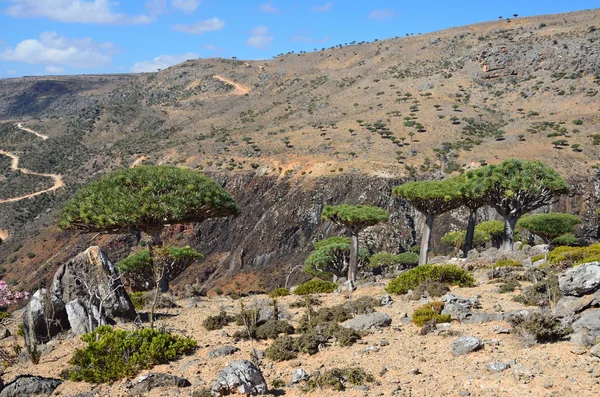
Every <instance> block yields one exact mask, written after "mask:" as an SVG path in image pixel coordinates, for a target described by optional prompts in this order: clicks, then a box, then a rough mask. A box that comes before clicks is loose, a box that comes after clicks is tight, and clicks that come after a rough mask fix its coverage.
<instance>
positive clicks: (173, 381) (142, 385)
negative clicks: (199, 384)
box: [131, 372, 192, 396]
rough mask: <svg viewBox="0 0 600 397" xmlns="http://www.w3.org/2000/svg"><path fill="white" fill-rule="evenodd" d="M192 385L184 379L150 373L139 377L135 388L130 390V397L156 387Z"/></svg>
mask: <svg viewBox="0 0 600 397" xmlns="http://www.w3.org/2000/svg"><path fill="white" fill-rule="evenodd" d="M191 385H192V384H191V383H190V381H188V380H187V379H185V378H181V377H179V376H174V375H168V374H163V373H158V372H157V373H150V374H146V375H143V376H140V377H139V378H137V379H136V380H135V386H133V389H131V395H132V396H139V395H143V394H144V393H147V392H149V391H150V390H152V389H155V388H157V387H189V386H191Z"/></svg>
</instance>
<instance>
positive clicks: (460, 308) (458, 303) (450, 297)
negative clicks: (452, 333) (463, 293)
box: [440, 293, 481, 322]
mask: <svg viewBox="0 0 600 397" xmlns="http://www.w3.org/2000/svg"><path fill="white" fill-rule="evenodd" d="M440 299H441V301H442V302H444V303H445V304H444V310H442V314H449V315H450V317H452V319H453V320H458V321H460V322H462V321H463V320H465V319H466V318H468V317H472V313H471V309H478V308H480V307H481V305H480V303H479V297H478V296H476V297H474V298H471V299H466V298H461V297H460V296H456V295H454V294H451V293H447V294H445V295H443V296H442V297H441V298H440Z"/></svg>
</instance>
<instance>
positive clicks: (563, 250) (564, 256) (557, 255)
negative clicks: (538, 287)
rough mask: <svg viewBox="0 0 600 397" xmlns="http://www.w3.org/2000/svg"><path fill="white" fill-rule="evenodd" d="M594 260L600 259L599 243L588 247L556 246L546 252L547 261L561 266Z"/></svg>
mask: <svg viewBox="0 0 600 397" xmlns="http://www.w3.org/2000/svg"><path fill="white" fill-rule="evenodd" d="M595 261H600V244H592V245H590V246H588V247H556V248H554V249H553V250H552V251H550V253H549V254H548V262H550V263H553V264H559V265H563V266H565V265H566V266H575V265H579V264H582V263H587V262H595Z"/></svg>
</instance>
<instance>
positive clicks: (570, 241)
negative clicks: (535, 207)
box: [552, 233, 580, 247]
mask: <svg viewBox="0 0 600 397" xmlns="http://www.w3.org/2000/svg"><path fill="white" fill-rule="evenodd" d="M552 245H554V246H555V247H560V246H564V247H577V246H579V245H580V243H579V240H578V239H577V237H575V235H574V234H573V233H566V234H563V235H562V236H558V237H557V238H555V239H554V240H552Z"/></svg>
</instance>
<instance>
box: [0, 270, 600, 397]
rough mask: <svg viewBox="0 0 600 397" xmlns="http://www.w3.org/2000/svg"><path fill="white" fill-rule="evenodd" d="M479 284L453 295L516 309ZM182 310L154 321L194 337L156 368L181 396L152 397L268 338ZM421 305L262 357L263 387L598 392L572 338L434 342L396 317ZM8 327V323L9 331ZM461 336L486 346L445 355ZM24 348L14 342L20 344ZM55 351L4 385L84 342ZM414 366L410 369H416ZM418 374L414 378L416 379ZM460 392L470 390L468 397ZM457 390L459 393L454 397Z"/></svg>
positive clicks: (40, 371)
mask: <svg viewBox="0 0 600 397" xmlns="http://www.w3.org/2000/svg"><path fill="white" fill-rule="evenodd" d="M478 280H479V286H478V287H475V288H464V289H461V288H456V289H454V290H453V292H454V293H455V294H459V295H460V296H464V297H473V296H476V295H479V296H480V297H481V298H480V301H481V303H482V305H483V309H482V310H484V311H489V312H491V311H495V310H498V309H499V307H501V310H504V311H509V310H515V309H519V308H523V306H522V305H521V304H519V303H516V302H514V301H512V299H511V298H512V295H513V294H499V293H497V292H496V291H495V290H496V288H497V287H496V286H495V285H493V284H487V283H486V282H485V278H484V276H483V275H482V274H481V275H479V277H478ZM383 294H385V291H384V289H383V285H382V286H373V287H368V288H363V289H359V290H358V291H357V292H356V293H355V297H357V296H363V295H371V296H379V295H383ZM321 298H322V300H323V302H324V305H325V306H332V305H335V304H341V303H343V302H344V300H345V299H346V298H345V297H344V296H340V295H335V294H330V295H327V296H322V297H321ZM268 299H269V298H268V297H267V296H257V297H251V298H245V300H244V303H245V305H252V304H253V303H256V302H260V301H264V300H268ZM297 300H299V298H298V297H295V296H288V297H284V298H280V300H279V302H280V306H281V308H282V310H284V312H285V313H287V315H288V316H289V318H290V321H291V322H292V323H293V324H294V325H297V321H298V320H299V319H300V317H301V315H302V313H303V311H304V310H303V309H289V307H288V306H289V304H290V303H292V302H295V301H297ZM179 303H180V305H181V306H182V307H181V308H178V309H171V310H168V311H167V312H165V314H168V315H170V316H171V317H166V318H165V319H164V320H161V321H160V325H161V326H164V327H167V328H169V329H172V330H174V331H175V332H181V333H184V334H186V335H188V336H192V337H193V338H195V339H196V340H197V341H198V346H199V349H198V350H197V351H196V352H195V353H194V354H193V355H191V356H186V357H183V358H181V359H180V360H178V361H176V362H173V363H171V364H169V365H162V366H159V367H155V368H154V369H153V370H152V371H154V372H166V373H170V374H174V375H179V376H183V377H185V378H187V379H188V380H190V382H191V383H192V385H193V386H192V388H190V389H186V390H183V389H181V390H168V391H167V390H158V389H156V390H155V391H153V392H152V393H151V394H149V395H150V396H165V395H185V396H188V395H190V393H191V391H192V390H199V389H201V388H202V387H210V386H211V384H212V382H213V380H214V379H215V376H216V375H217V374H218V372H219V371H220V370H221V369H222V368H223V367H224V366H225V365H227V364H228V363H229V362H231V361H233V360H237V359H242V358H244V359H248V358H249V352H250V351H251V349H252V348H253V347H255V348H257V349H265V348H266V347H267V346H268V345H269V343H270V342H248V341H235V340H234V339H233V338H231V337H229V336H227V335H226V334H225V333H224V332H223V331H222V330H218V331H210V332H209V331H206V330H205V329H204V328H203V326H202V321H203V320H204V319H205V318H206V317H207V316H209V315H213V314H216V313H217V312H218V311H219V310H220V309H225V310H227V311H228V312H237V311H239V305H240V302H239V301H232V300H230V299H228V298H212V299H211V298H202V299H199V300H184V301H180V302H179ZM420 304H421V303H420V302H416V301H410V300H407V299H405V298H402V297H395V302H394V303H393V304H392V305H391V307H384V308H379V309H378V310H380V311H382V312H385V313H387V314H388V315H390V316H391V317H392V318H393V323H392V326H391V327H389V328H386V329H382V330H376V331H373V332H371V333H370V334H369V335H367V336H365V337H364V338H363V339H362V341H360V343H358V344H356V345H354V346H351V347H346V348H343V347H339V346H329V347H327V348H325V349H324V350H323V351H321V352H319V353H317V354H316V355H314V356H308V355H304V354H302V355H300V356H299V358H298V359H295V360H292V361H287V362H281V363H273V362H271V361H269V360H268V359H264V360H263V363H262V368H261V369H262V370H263V373H264V376H265V378H266V379H267V383H268V384H269V385H271V383H272V381H273V380H274V379H279V378H280V379H282V380H284V381H285V382H286V383H287V382H289V379H290V376H291V373H292V372H293V371H294V370H295V369H297V368H298V367H302V368H304V369H305V370H306V371H307V372H308V373H313V372H315V371H317V370H319V369H329V368H333V367H347V366H360V367H362V368H364V369H365V370H367V371H369V372H370V373H372V374H373V375H374V376H375V379H376V381H375V382H374V383H372V384H370V385H369V389H368V390H366V391H365V390H360V389H357V388H353V387H349V388H348V390H346V391H345V392H333V391H330V390H327V391H325V390H316V391H313V392H312V393H309V394H308V395H313V396H321V395H324V393H326V394H327V395H330V396H333V395H344V396H379V395H381V396H383V395H385V396H390V395H392V392H393V391H394V390H397V391H396V394H394V395H397V396H412V397H417V396H423V397H425V396H431V397H433V396H458V395H470V396H507V397H508V396H510V397H515V396H597V395H598V391H599V390H600V362H599V361H600V360H598V359H593V358H592V357H591V356H589V354H587V353H585V354H581V353H580V354H576V353H573V352H571V350H573V351H576V349H574V347H575V345H573V344H571V343H570V342H560V343H554V344H543V345H536V346H533V347H525V346H524V345H523V344H522V343H521V342H520V341H519V339H518V338H517V337H515V336H513V335H508V334H496V333H495V332H494V331H493V327H494V326H502V327H508V324H506V323H503V322H491V323H486V324H471V325H468V324H460V323H457V322H454V323H452V325H451V329H452V330H453V331H454V332H455V333H456V334H455V335H453V336H436V335H432V334H430V335H426V336H421V335H420V334H419V328H418V327H417V326H415V325H414V324H412V323H411V324H404V325H403V324H401V323H400V321H399V320H400V318H401V317H402V316H404V315H405V314H408V315H410V314H412V312H413V310H414V309H415V308H416V307H418V306H419V305H420ZM13 326H14V325H13ZM238 328H239V327H237V326H235V325H231V326H229V327H227V328H225V329H224V331H225V332H226V333H227V334H229V335H232V334H233V333H234V332H235V331H236V330H237V329H238ZM459 335H473V336H476V337H479V338H481V339H483V340H484V341H485V348H484V349H483V350H481V351H478V352H474V353H471V354H468V355H465V356H460V357H453V356H452V354H451V353H450V345H451V343H452V342H453V341H454V340H455V339H456V338H458V336H459ZM381 340H386V341H388V342H389V343H390V344H389V345H388V346H382V347H380V348H379V349H380V350H379V351H378V352H366V351H365V348H366V347H367V346H377V345H378V344H379V341H381ZM13 343H14V339H11V338H9V339H7V340H4V341H2V342H0V345H2V346H3V347H4V348H5V349H7V350H9V351H10V350H11V349H10V345H12V344H13ZM20 343H22V342H20ZM54 345H55V349H54V350H53V351H52V352H51V353H50V354H48V355H46V356H44V357H43V358H42V360H41V363H40V364H39V365H37V366H33V365H31V364H16V365H14V366H12V367H9V368H7V370H6V372H5V374H4V376H3V379H4V380H5V381H7V380H10V379H12V378H13V377H14V376H16V375H17V374H21V373H32V374H37V375H43V376H52V377H57V376H59V374H60V371H61V370H62V369H63V368H65V367H66V366H67V363H68V360H69V358H70V356H71V354H72V352H73V350H74V349H75V348H77V347H80V346H82V343H81V342H80V341H79V339H78V338H67V339H64V340H60V341H56V342H55V343H54ZM223 345H234V346H236V347H238V348H239V349H240V351H239V352H238V353H236V354H234V355H233V356H229V357H223V358H216V359H209V358H208V352H209V351H210V350H212V349H215V348H217V347H219V346H223ZM511 360H514V361H515V362H516V363H518V364H521V365H523V366H525V367H527V368H529V369H530V370H531V371H532V373H533V375H534V377H533V379H532V380H531V381H529V382H527V383H525V382H524V381H523V380H518V379H517V377H516V375H515V372H514V369H513V368H511V369H508V370H506V371H504V372H501V373H490V372H488V371H487V370H486V368H485V364H487V363H490V362H493V361H503V362H507V361H511ZM416 370H418V371H416ZM415 373H416V374H415ZM129 385H130V382H129V381H128V380H124V381H121V382H117V383H116V384H114V385H108V386H107V385H102V386H98V387H97V388H96V389H95V390H98V391H99V392H100V395H103V396H105V395H106V396H107V395H111V396H126V395H128V386H129ZM91 388H92V385H88V384H85V383H72V382H66V383H65V384H63V385H62V386H61V387H60V388H59V389H57V391H55V394H54V395H56V396H59V395H60V396H70V395H73V394H76V393H77V392H82V391H87V390H90V389H91ZM283 391H285V395H286V396H302V395H306V394H305V393H304V392H302V391H301V390H300V389H299V388H296V387H290V388H287V387H286V388H283ZM466 391H468V392H469V393H470V394H466ZM459 393H460V394H459Z"/></svg>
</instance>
